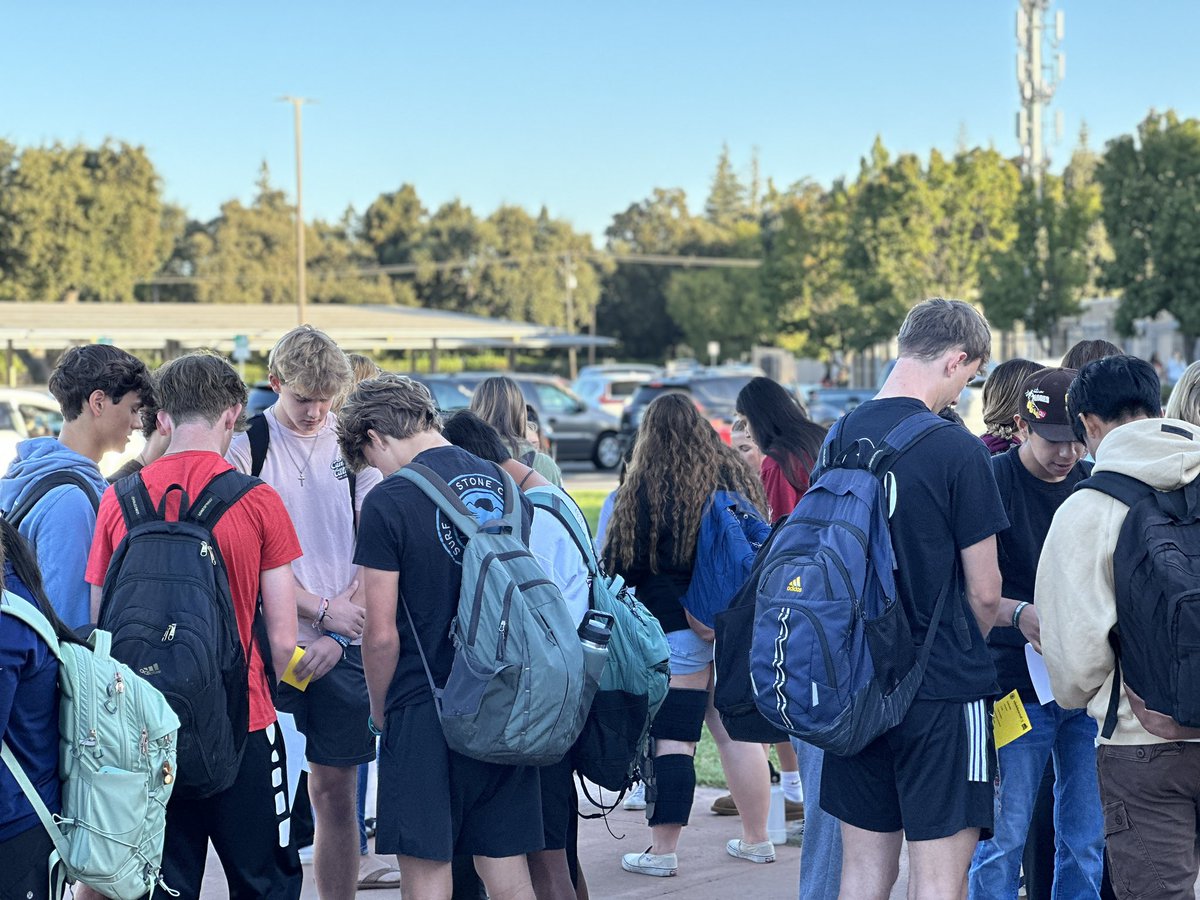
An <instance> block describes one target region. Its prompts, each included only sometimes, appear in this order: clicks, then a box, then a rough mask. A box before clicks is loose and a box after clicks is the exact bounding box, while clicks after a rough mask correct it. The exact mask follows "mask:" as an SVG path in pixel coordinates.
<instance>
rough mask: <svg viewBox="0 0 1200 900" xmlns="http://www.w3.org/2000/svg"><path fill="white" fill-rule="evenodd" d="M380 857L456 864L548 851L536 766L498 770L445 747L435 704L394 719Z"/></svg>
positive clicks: (384, 768) (387, 744)
mask: <svg viewBox="0 0 1200 900" xmlns="http://www.w3.org/2000/svg"><path fill="white" fill-rule="evenodd" d="M376 823H377V826H376V827H377V828H378V831H377V832H376V834H375V852H376V853H380V854H388V853H395V854H398V855H400V856H414V857H417V858H418V859H431V860H437V861H439V862H450V860H451V859H452V858H453V857H454V854H456V853H460V854H470V855H472V856H493V857H506V856H521V855H523V854H526V853H533V852H534V851H537V850H541V849H543V848H544V847H545V839H544V837H543V834H542V792H541V782H540V778H539V775H538V769H537V767H536V766H498V765H495V764H493V763H485V762H480V761H479V760H476V759H471V758H470V757H467V756H462V755H461V754H458V753H455V752H454V751H452V750H451V749H450V748H449V747H447V746H446V738H445V737H444V736H443V734H442V726H441V723H440V722H439V721H438V717H437V710H436V709H435V708H434V705H433V701H432V700H428V701H426V702H424V703H418V704H416V705H413V706H405V707H402V708H400V709H397V710H394V711H392V712H389V713H388V716H387V720H386V721H385V722H384V729H383V739H382V743H381V749H380V754H379V796H378V803H377V809H376Z"/></svg>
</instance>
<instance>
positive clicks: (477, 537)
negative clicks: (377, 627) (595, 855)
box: [397, 463, 596, 766]
mask: <svg viewBox="0 0 1200 900" xmlns="http://www.w3.org/2000/svg"><path fill="white" fill-rule="evenodd" d="M397 474H398V475H399V476H400V477H402V478H405V479H407V480H408V481H411V482H412V483H413V484H414V485H416V486H417V487H418V488H419V489H420V490H421V491H422V493H424V494H425V496H426V497H428V498H429V499H430V500H431V501H433V503H434V504H435V505H436V506H437V508H438V509H439V510H441V513H442V515H443V516H445V517H446V518H447V519H449V520H450V522H451V523H453V525H454V527H455V528H457V529H458V531H459V533H460V534H461V535H462V537H463V539H464V541H465V542H466V548H465V549H464V551H463V555H462V587H461V588H460V590H459V595H458V614H457V615H456V617H455V618H454V621H453V623H452V624H451V626H450V639H451V640H452V641H453V643H454V662H453V664H452V665H451V669H450V676H449V678H448V679H447V681H446V685H445V687H444V688H439V687H438V686H437V684H436V683H435V682H434V680H433V673H432V672H431V671H430V669H429V662H428V660H427V659H426V656H425V649H424V648H423V647H421V646H420V643H419V642H418V644H417V649H418V651H419V652H420V656H421V663H422V665H423V666H424V667H425V675H426V677H427V678H428V680H429V687H430V690H432V691H433V698H434V703H435V705H436V707H437V711H438V717H439V718H440V720H441V724H442V732H443V733H444V734H445V736H446V744H447V746H449V747H450V749H451V750H454V751H455V752H457V753H461V754H463V755H464V756H470V757H472V758H473V759H479V760H482V761H484V762H490V763H497V764H501V765H510V766H522V765H528V766H545V765H550V764H551V763H556V762H558V761H559V760H560V759H562V758H563V757H564V756H565V755H566V754H567V751H568V750H570V749H571V745H572V744H574V743H575V739H576V738H577V737H578V736H579V732H580V731H581V730H582V728H583V723H584V720H585V719H586V718H587V714H588V707H589V705H590V704H591V698H592V695H593V694H594V693H595V690H596V679H595V678H592V677H588V675H587V674H586V672H585V666H584V652H583V645H582V644H581V642H580V640H579V635H578V634H577V633H576V630H575V623H574V622H573V621H572V620H571V614H570V613H569V612H568V611H567V605H566V603H565V602H564V601H563V598H562V593H561V592H560V591H559V589H558V586H557V585H556V584H554V582H552V581H550V580H549V579H548V578H546V573H545V571H544V570H543V569H542V567H541V565H540V564H539V563H538V561H537V559H536V558H535V557H534V556H533V554H532V553H530V552H529V548H528V546H526V544H525V540H524V538H523V535H524V534H526V533H527V532H528V529H527V528H525V527H524V526H525V523H524V517H523V513H522V508H521V503H520V502H519V501H518V500H517V498H518V497H520V495H521V492H520V490H519V489H518V488H517V486H516V484H515V483H514V482H513V480H512V478H511V477H509V475H508V474H507V473H506V472H504V471H503V470H501V474H502V475H503V477H504V511H503V513H502V514H501V516H500V517H499V518H497V519H492V520H490V521H487V522H484V523H482V524H481V523H480V522H478V521H477V520H476V518H475V516H474V515H472V513H471V512H470V510H468V509H467V507H466V506H465V505H464V504H463V502H462V500H461V499H459V496H458V495H457V494H456V493H455V492H454V491H453V489H451V487H450V486H449V485H448V484H446V482H445V481H444V480H443V479H442V478H441V476H439V475H438V474H437V473H436V472H435V471H433V470H432V469H430V468H429V467H427V466H423V465H420V464H419V463H410V464H409V465H407V466H405V467H404V468H402V469H400V471H399V472H398V473H397ZM403 605H404V612H405V614H406V615H407V616H408V617H409V625H410V627H412V629H413V633H414V634H415V633H416V627H415V626H413V625H412V614H411V612H410V611H409V609H408V604H407V603H404V604H403Z"/></svg>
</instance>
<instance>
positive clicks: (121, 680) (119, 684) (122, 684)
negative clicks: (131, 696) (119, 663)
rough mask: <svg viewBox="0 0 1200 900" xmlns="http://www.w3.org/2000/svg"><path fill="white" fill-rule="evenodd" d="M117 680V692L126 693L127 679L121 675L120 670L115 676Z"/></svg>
mask: <svg viewBox="0 0 1200 900" xmlns="http://www.w3.org/2000/svg"><path fill="white" fill-rule="evenodd" d="M115 682H116V684H115V687H116V689H117V693H118V694H123V693H125V679H124V678H122V677H121V673H120V672H118V673H117V674H116V677H115Z"/></svg>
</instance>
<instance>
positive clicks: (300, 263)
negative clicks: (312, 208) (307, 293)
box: [279, 97, 317, 325]
mask: <svg viewBox="0 0 1200 900" xmlns="http://www.w3.org/2000/svg"><path fill="white" fill-rule="evenodd" d="M279 101H280V102H281V103H290V104H292V110H293V112H294V113H295V120H296V318H297V319H298V320H299V321H298V322H297V324H298V325H303V324H304V320H305V318H306V317H305V313H304V300H305V297H304V178H303V159H304V152H303V148H304V137H303V131H302V129H301V124H300V107H302V106H303V105H304V104H305V103H316V102H317V101H316V100H310V99H309V98H308V97H280V98H279Z"/></svg>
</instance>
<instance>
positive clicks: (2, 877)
mask: <svg viewBox="0 0 1200 900" xmlns="http://www.w3.org/2000/svg"><path fill="white" fill-rule="evenodd" d="M4 771H6V772H7V771H8V769H5V770H4ZM53 852H54V842H53V841H52V840H51V839H50V835H49V834H47V833H46V829H45V828H44V827H42V823H41V822H38V823H37V824H36V825H34V826H33V827H32V828H27V829H25V830H24V831H22V832H21V833H20V834H17V835H13V836H12V837H11V838H9V839H8V840H7V841H0V900H9V898H13V900H18V898H19V900H49V897H50V854H51V853H53ZM56 900H57V898H56Z"/></svg>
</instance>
